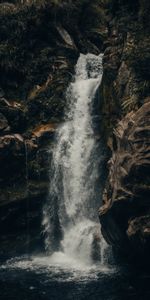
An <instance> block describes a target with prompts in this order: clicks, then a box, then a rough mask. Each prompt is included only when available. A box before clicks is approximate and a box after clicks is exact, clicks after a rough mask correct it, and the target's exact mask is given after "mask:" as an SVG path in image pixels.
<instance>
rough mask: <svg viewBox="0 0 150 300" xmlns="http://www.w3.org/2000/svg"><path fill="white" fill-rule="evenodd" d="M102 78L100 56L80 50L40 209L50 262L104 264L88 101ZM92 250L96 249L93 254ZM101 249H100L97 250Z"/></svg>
mask: <svg viewBox="0 0 150 300" xmlns="http://www.w3.org/2000/svg"><path fill="white" fill-rule="evenodd" d="M101 79H102V55H101V54H100V55H99V56H96V55H93V54H87V55H83V54H81V55H80V57H79V60H78V62H77V65H76V75H75V79H74V82H72V83H71V84H70V86H69V88H68V90H67V96H66V98H67V102H68V108H67V111H66V122H65V123H64V124H63V125H62V126H61V127H60V128H59V129H58V133H57V137H56V145H55V146H54V148H53V157H52V163H51V167H50V190H49V197H48V199H47V203H46V205H45V207H44V210H43V226H44V234H45V249H46V251H47V253H48V254H49V255H51V260H52V261H53V262H59V261H61V262H62V261H63V260H66V259H68V260H69V262H70V260H71V261H72V262H73V261H74V260H76V261H78V262H80V263H84V264H85V265H89V264H92V262H93V259H94V257H96V259H100V256H103V257H101V262H102V263H104V248H105V245H104V241H103V239H102V237H101V233H100V225H99V222H98V217H97V211H98V207H99V194H98V192H97V187H96V181H97V179H98V177H99V165H100V161H101V160H102V159H103V157H102V156H101V153H99V150H98V147H97V142H96V137H95V134H94V131H93V126H92V113H91V112H92V103H93V100H94V98H95V95H96V91H97V89H98V87H99V85H100V83H101ZM95 249H96V253H95ZM100 250H101V253H100Z"/></svg>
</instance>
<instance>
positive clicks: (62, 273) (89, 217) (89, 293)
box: [0, 54, 150, 300]
mask: <svg viewBox="0 0 150 300" xmlns="http://www.w3.org/2000/svg"><path fill="white" fill-rule="evenodd" d="M101 79H102V55H99V56H95V55H91V54H88V55H82V54H81V55H80V58H79V60H78V63H77V66H76V73H75V78H74V81H73V82H72V83H70V86H69V87H68V90H67V96H66V101H67V109H66V118H65V123H64V124H63V125H61V126H60V127H59V129H58V131H57V136H56V141H55V145H54V148H53V149H52V153H53V155H52V160H51V165H50V189H49V196H48V197H47V201H46V205H45V206H44V209H43V228H44V230H43V234H44V237H45V250H46V254H45V253H44V254H41V255H34V256H33V255H32V256H30V257H29V255H28V256H24V257H15V258H12V259H9V260H8V261H6V262H5V263H1V264H0V299H1V300H20V299H22V300H27V299H28V300H35V299H38V300H87V299H90V300H97V299H100V300H126V299H128V300H141V299H142V300H148V299H150V293H149V275H147V274H145V275H143V274H142V273H141V270H136V271H134V270H131V269H128V268H127V267H125V266H124V267H122V268H120V267H117V266H116V265H114V264H112V262H111V264H110V261H109V263H108V261H107V260H108V257H109V255H108V247H107V245H106V243H105V242H104V240H103V238H102V236H101V232H100V224H99V220H98V208H99V206H100V201H101V193H102V188H103V187H102V186H103V183H102V182H103V177H104V168H103V162H104V160H105V149H104V147H103V142H102V140H101V139H98V140H97V133H95V125H94V120H95V117H96V114H97V112H96V111H95V110H94V109H93V108H94V106H95V104H94V103H95V99H96V97H97V92H98V87H99V85H100V83H101ZM26 153H27V149H26ZM26 165H27V155H26ZM26 174H27V176H26V177H27V181H28V173H27V172H26ZM28 230H29V228H28ZM28 230H27V231H28Z"/></svg>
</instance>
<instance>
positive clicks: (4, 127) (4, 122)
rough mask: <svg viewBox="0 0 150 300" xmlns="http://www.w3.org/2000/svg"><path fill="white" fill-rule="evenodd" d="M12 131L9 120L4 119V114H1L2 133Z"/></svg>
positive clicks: (0, 129) (0, 127) (0, 128)
mask: <svg viewBox="0 0 150 300" xmlns="http://www.w3.org/2000/svg"><path fill="white" fill-rule="evenodd" d="M9 130H10V127H9V125H8V121H7V119H6V118H5V117H4V115H3V114H1V113H0V133H2V132H3V131H5V132H8V131H9Z"/></svg>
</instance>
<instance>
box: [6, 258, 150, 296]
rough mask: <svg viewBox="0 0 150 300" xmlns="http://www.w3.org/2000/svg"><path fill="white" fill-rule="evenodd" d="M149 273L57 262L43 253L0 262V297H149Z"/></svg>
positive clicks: (112, 267) (125, 268)
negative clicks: (43, 255)
mask: <svg viewBox="0 0 150 300" xmlns="http://www.w3.org/2000/svg"><path fill="white" fill-rule="evenodd" d="M149 284H150V276H149V275H148V274H145V273H143V272H141V271H140V270H131V269H130V270H129V268H127V267H124V268H120V267H116V266H115V267H114V266H106V265H105V266H103V265H93V266H86V267H85V266H82V265H77V264H74V263H73V264H71V262H68V264H66V262H65V264H64V265H60V264H59V262H58V264H57V263H56V262H54V263H51V261H50V260H49V258H47V257H32V258H30V259H27V258H26V257H21V258H15V259H11V260H8V261H7V262H5V263H2V264H1V266H0V300H149V299H150V287H149Z"/></svg>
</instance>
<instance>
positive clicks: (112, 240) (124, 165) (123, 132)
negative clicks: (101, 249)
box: [100, 0, 150, 263]
mask: <svg viewBox="0 0 150 300" xmlns="http://www.w3.org/2000/svg"><path fill="white" fill-rule="evenodd" d="M105 8H106V11H107V20H108V38H107V39H106V40H105V41H104V47H105V51H104V60H103V64H104V74H103V80H102V85H101V87H100V94H101V111H102V113H103V119H102V131H103V132H104V135H105V137H106V142H107V145H108V147H109V149H110V150H111V153H112V158H111V159H110V161H109V163H108V170H109V176H108V180H107V182H106V189H105V191H104V196H103V206H102V207H101V208H100V222H101V225H102V232H103V235H104V237H105V239H106V240H107V242H108V243H109V244H111V245H113V249H114V250H117V251H118V250H119V253H120V254H121V252H122V253H123V257H124V258H127V257H130V258H131V261H133V260H134V259H135V258H136V261H138V262H141V263H144V260H145V262H146V263H147V261H149V260H148V252H149V251H150V243H149V212H150V206H149V187H150V186H149V184H150V182H149V173H150V170H149V125H150V124H149V109H150V105H149V102H150V98H149V96H150V85H149V75H150V74H149V70H150V56H149V53H150V51H149V47H150V38H149V31H150V22H149V18H148V15H147V12H148V10H149V8H150V4H149V3H148V2H147V1H145V0H140V1H127V0H125V1H124V0H120V1H116V0H113V1H107V2H106V4H105ZM119 120H121V121H120V122H119ZM118 122H119V123H118ZM110 156H111V155H110Z"/></svg>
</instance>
